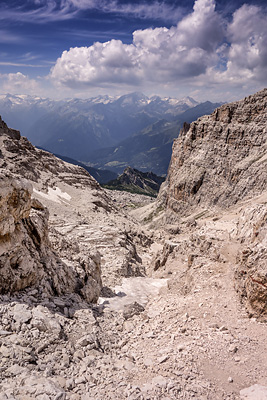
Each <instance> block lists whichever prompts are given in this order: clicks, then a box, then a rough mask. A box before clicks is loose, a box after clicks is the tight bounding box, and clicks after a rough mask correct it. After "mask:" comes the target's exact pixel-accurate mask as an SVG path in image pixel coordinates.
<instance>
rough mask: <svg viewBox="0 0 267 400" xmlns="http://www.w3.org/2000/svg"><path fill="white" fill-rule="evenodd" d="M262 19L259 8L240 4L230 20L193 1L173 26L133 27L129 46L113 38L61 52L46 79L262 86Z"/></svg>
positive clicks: (265, 34)
mask: <svg viewBox="0 0 267 400" xmlns="http://www.w3.org/2000/svg"><path fill="white" fill-rule="evenodd" d="M71 1H72V3H73V4H75V3H79V5H80V7H81V6H82V5H83V3H84V4H85V5H86V4H88V1H87V0H71ZM90 1H91V3H92V4H93V3H94V0H90ZM110 4H113V3H112V2H111V3H110ZM114 4H116V3H114ZM266 22H267V18H266V13H265V12H264V10H263V9H261V8H260V7H258V6H248V5H243V6H242V7H241V8H239V9H238V10H236V11H235V13H234V14H233V16H232V19H231V21H228V20H226V19H223V17H222V16H220V15H219V14H218V12H217V11H216V10H215V1H214V0H196V1H195V4H194V8H193V11H192V12H191V13H190V14H188V15H186V16H185V17H183V18H182V19H181V20H180V22H179V23H178V24H177V25H176V26H173V27H171V28H169V29H168V28H164V27H163V28H155V29H153V28H150V29H144V30H137V31H135V32H133V40H132V43H131V44H125V43H123V42H122V41H120V40H111V41H108V42H105V43H100V42H97V43H94V44H93V45H92V46H90V47H75V48H71V49H70V50H69V51H64V52H63V53H62V55H61V57H60V58H59V59H58V60H57V62H56V64H55V66H54V67H53V68H52V69H51V72H50V78H51V79H52V80H53V81H54V82H57V84H59V85H62V86H65V87H69V88H81V87H87V88H88V87H112V86H118V85H121V86H122V87H123V86H127V87H131V86H136V85H140V86H143V87H153V86H155V84H156V85H164V86H165V87H171V86H173V85H185V84H187V85H188V84H190V85H191V87H193V86H194V85H195V87H201V86H205V85H210V86H212V85H218V84H222V85H224V84H226V83H227V85H234V86H236V85H249V84H254V85H255V83H258V84H264V83H267V82H266V80H267V79H266V68H267V47H266V39H267V23H266Z"/></svg>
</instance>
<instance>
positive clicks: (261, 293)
mask: <svg viewBox="0 0 267 400" xmlns="http://www.w3.org/2000/svg"><path fill="white" fill-rule="evenodd" d="M236 234H237V237H238V238H239V239H240V240H241V242H242V243H243V245H242V249H241V250H240V251H239V253H238V256H237V269H236V274H235V275H236V289H237V291H238V293H239V294H240V297H241V300H242V302H244V303H245V306H246V308H247V310H248V312H249V313H250V314H251V315H252V316H254V315H256V316H259V317H262V318H265V319H267V270H266V260H267V207H266V203H265V204H257V205H254V206H251V207H249V208H247V209H246V210H244V212H243V213H242V214H241V215H240V217H239V221H238V225H237V233H236Z"/></svg>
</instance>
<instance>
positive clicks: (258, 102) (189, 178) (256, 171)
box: [162, 89, 267, 215]
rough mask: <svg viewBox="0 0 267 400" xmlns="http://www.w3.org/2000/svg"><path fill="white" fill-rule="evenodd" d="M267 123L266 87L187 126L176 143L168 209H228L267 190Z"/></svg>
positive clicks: (180, 211) (171, 167)
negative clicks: (217, 207)
mask: <svg viewBox="0 0 267 400" xmlns="http://www.w3.org/2000/svg"><path fill="white" fill-rule="evenodd" d="M266 122H267V89H264V90H262V91H260V92H258V93H256V94H255V95H252V96H249V97H247V98H245V99H244V100H242V101H238V102H235V103H231V104H226V105H223V106H222V107H220V108H218V109H216V110H215V111H214V112H213V113H212V114H211V115H209V116H204V117H202V118H199V119H198V120H197V121H196V122H193V123H192V124H191V125H187V124H186V125H185V126H184V129H183V130H182V131H181V133H180V136H179V138H178V139H176V141H175V142H174V145H173V154H172V159H171V163H170V167H169V172H168V178H167V184H166V191H165V196H166V197H165V199H166V203H167V210H168V211H169V212H170V213H171V212H175V213H179V215H181V214H183V215H189V214H190V212H191V211H192V210H193V209H195V208H196V207H200V208H203V209H206V208H210V207H215V206H219V207H223V208H227V207H229V206H231V205H233V204H235V203H237V202H238V201H240V200H243V199H247V198H249V197H250V198H251V197H253V196H256V195H259V194H260V193H261V192H262V191H263V190H264V189H266V185H267V168H266V162H267V143H266ZM162 195H164V194H162Z"/></svg>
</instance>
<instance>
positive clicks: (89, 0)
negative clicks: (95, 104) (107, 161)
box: [0, 0, 267, 101]
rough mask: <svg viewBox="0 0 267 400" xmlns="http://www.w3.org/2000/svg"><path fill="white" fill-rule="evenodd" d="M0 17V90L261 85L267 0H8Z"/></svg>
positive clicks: (216, 89) (228, 90) (207, 94)
mask: <svg viewBox="0 0 267 400" xmlns="http://www.w3.org/2000/svg"><path fill="white" fill-rule="evenodd" d="M0 19H1V28H0V93H8V92H9V93H14V94H33V95H39V96H43V97H52V98H64V97H91V96H96V95H99V94H110V95H118V94H124V93H127V92H131V91H142V92H144V93H145V94H148V95H152V94H160V95H163V96H173V97H177V98H181V97H183V96H186V95H189V96H192V97H194V98H196V99H197V100H206V99H209V100H213V101H228V100H234V99H239V98H242V97H243V96H245V95H248V94H250V93H254V92H255V91H257V90H259V89H261V88H263V87H265V86H267V72H266V71H267V2H266V0H264V1H263V0H254V1H251V0H250V1H246V2H245V1H242V0H233V1H231V0H226V1H224V0H217V1H215V0H196V1H188V0H165V1H161V0H157V1H151V0H150V1H148V0H140V1H130V0H128V1H127V0H5V1H0Z"/></svg>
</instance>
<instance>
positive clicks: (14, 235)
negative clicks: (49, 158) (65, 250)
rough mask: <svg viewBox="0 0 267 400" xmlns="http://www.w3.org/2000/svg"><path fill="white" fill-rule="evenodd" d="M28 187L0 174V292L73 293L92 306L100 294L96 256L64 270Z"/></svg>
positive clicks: (41, 210) (45, 216) (42, 209)
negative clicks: (40, 291)
mask: <svg viewBox="0 0 267 400" xmlns="http://www.w3.org/2000/svg"><path fill="white" fill-rule="evenodd" d="M31 193H32V186H31V184H29V183H28V182H27V181H26V180H24V179H17V178H15V177H14V176H13V175H12V174H11V173H10V172H7V171H5V170H2V171H1V172H0V293H1V294H4V293H12V292H15V291H19V290H22V289H25V288H27V287H38V288H39V289H41V290H43V291H46V292H47V293H48V294H50V295H62V294H65V293H78V294H80V295H81V296H82V297H83V298H84V299H85V300H86V301H88V302H92V301H96V300H97V298H98V296H99V293H100V290H101V273H100V257H99V256H98V255H97V254H96V255H93V256H90V255H88V257H87V259H86V260H85V261H84V262H83V263H82V264H81V265H79V268H75V266H70V265H66V264H65V263H64V262H63V261H62V260H61V259H60V258H59V257H58V256H57V255H56V254H55V252H54V251H53V249H52V247H51V245H50V241H49V238H48V210H47V209H46V208H45V207H43V206H42V204H41V203H40V202H39V201H37V200H35V199H32V198H31Z"/></svg>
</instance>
